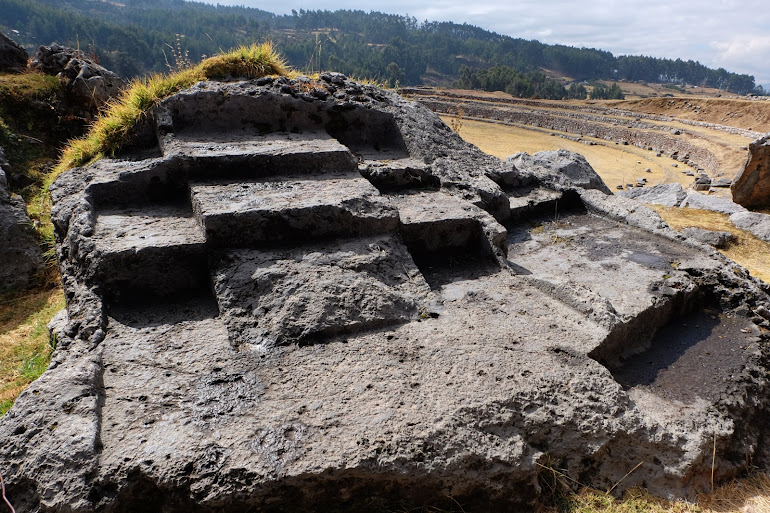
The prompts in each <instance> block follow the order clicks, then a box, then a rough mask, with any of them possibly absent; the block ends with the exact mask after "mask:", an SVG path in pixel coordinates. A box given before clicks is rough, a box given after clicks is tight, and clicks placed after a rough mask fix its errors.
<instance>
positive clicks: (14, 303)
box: [0, 287, 64, 415]
mask: <svg viewBox="0 0 770 513" xmlns="http://www.w3.org/2000/svg"><path fill="white" fill-rule="evenodd" d="M62 308H64V293H63V292H62V289H61V287H56V288H53V289H45V290H37V291H34V292H26V293H24V295H14V296H10V295H8V296H5V297H0V415H1V414H3V413H5V412H6V411H7V410H8V409H9V408H10V407H11V405H12V404H13V402H14V401H15V400H16V398H17V397H18V396H19V394H20V393H21V392H22V391H23V390H24V389H25V388H26V387H27V386H29V384H30V383H32V382H33V381H34V380H35V379H37V378H38V376H40V374H42V373H43V372H44V371H45V369H46V368H47V367H48V363H49V361H50V356H51V351H52V350H53V347H52V345H51V344H50V342H49V338H48V328H47V324H48V321H50V319H51V318H52V317H53V316H54V315H55V314H56V312H58V311H59V310H61V309H62Z"/></svg>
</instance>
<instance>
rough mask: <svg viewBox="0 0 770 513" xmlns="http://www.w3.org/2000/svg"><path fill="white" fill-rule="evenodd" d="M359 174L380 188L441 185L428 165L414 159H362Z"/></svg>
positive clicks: (392, 188) (418, 187) (393, 188)
mask: <svg viewBox="0 0 770 513" xmlns="http://www.w3.org/2000/svg"><path fill="white" fill-rule="evenodd" d="M359 170H360V171H361V175H362V176H364V177H365V178H366V179H367V180H369V181H370V182H372V184H373V185H374V186H375V187H377V188H378V189H380V190H384V191H388V190H400V189H426V188H437V187H439V186H440V185H441V181H440V180H439V179H438V177H436V176H433V175H432V174H431V171H430V166H429V165H427V164H425V162H420V161H418V160H415V159H408V158H407V159H395V160H384V161H382V160H373V161H369V162H367V161H364V162H363V164H361V166H359Z"/></svg>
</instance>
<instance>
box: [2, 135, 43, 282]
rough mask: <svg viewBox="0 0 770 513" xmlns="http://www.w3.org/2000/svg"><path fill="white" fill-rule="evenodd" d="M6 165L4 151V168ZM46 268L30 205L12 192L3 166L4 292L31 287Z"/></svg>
mask: <svg viewBox="0 0 770 513" xmlns="http://www.w3.org/2000/svg"><path fill="white" fill-rule="evenodd" d="M5 162H6V161H5V154H4V153H3V149H2V148H0V165H2V164H3V163H5ZM42 265H43V259H42V255H41V253H40V247H39V246H38V244H37V241H36V240H35V236H34V232H33V230H32V224H31V223H30V221H29V217H28V216H27V206H26V205H25V203H24V199H22V197H21V196H18V195H16V194H11V193H10V192H8V182H7V180H6V176H5V171H3V168H2V167H0V292H5V291H7V290H12V289H23V288H25V287H27V286H28V285H29V284H30V282H31V280H32V279H33V278H34V277H35V275H36V274H37V273H38V272H39V271H40V270H41V269H42Z"/></svg>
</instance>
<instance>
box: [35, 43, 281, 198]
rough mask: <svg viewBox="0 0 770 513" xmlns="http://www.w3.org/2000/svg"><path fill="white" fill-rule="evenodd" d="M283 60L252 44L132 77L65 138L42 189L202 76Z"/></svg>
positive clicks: (271, 68) (241, 74)
mask: <svg viewBox="0 0 770 513" xmlns="http://www.w3.org/2000/svg"><path fill="white" fill-rule="evenodd" d="M288 73H289V70H288V68H287V67H286V64H285V62H284V61H283V59H282V58H281V56H280V55H278V53H277V52H276V51H275V50H274V48H273V46H272V44H271V43H263V44H253V45H251V46H243V47H240V48H237V49H235V50H231V51H229V52H227V53H224V54H222V55H217V56H214V57H209V58H208V59H205V60H203V61H202V62H201V63H200V64H198V65H196V66H193V67H191V68H188V69H184V70H182V71H179V72H177V73H172V74H170V75H153V76H151V77H149V78H147V79H144V80H135V81H133V82H132V83H131V84H129V86H128V87H127V88H126V89H125V90H124V91H123V93H122V94H121V96H120V97H119V98H117V99H116V100H115V101H113V102H111V103H110V104H109V105H108V106H107V109H106V110H105V112H104V114H103V115H102V116H101V117H100V118H99V119H97V120H96V121H95V122H94V124H93V125H92V127H91V130H90V131H89V133H88V134H87V135H86V136H84V137H82V138H80V139H75V140H73V141H71V142H70V144H69V146H68V147H67V148H65V149H64V151H63V152H62V156H61V158H60V159H59V162H58V164H57V165H56V167H54V169H53V171H52V172H51V173H50V174H49V176H48V177H47V178H46V181H45V187H46V189H47V188H48V186H49V185H50V184H51V183H53V181H54V180H55V179H56V177H57V176H59V175H60V174H61V173H62V172H64V171H66V170H68V169H72V168H74V167H78V166H85V165H88V164H91V163H93V162H95V161H97V160H99V159H100V158H102V157H104V156H106V155H114V154H115V152H117V151H118V150H119V149H120V148H121V146H122V145H123V144H125V142H126V141H127V140H128V138H129V136H130V134H131V132H132V130H133V129H134V127H136V125H137V124H138V123H139V122H140V121H141V120H142V119H144V117H145V116H147V113H148V112H149V111H150V109H152V108H153V107H154V106H155V105H157V104H158V103H160V102H161V101H162V100H163V99H165V98H167V97H169V96H171V95H172V94H174V93H177V92H179V91H181V90H182V89H186V88H188V87H190V86H192V85H193V84H195V83H197V82H200V81H202V80H217V79H225V78H245V79H252V78H259V77H264V76H268V75H287V74H288Z"/></svg>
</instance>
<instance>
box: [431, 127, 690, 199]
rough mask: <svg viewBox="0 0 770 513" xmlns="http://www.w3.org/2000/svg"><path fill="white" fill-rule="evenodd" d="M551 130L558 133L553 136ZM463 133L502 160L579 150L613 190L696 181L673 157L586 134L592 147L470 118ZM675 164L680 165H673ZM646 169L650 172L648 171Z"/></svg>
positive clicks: (537, 131) (530, 130)
mask: <svg viewBox="0 0 770 513" xmlns="http://www.w3.org/2000/svg"><path fill="white" fill-rule="evenodd" d="M442 119H443V120H444V122H446V123H447V124H450V122H451V120H452V118H451V117H450V116H442ZM551 133H554V134H556V135H554V136H551V135H550V134H551ZM460 135H461V136H462V137H463V139H465V140H466V141H468V142H470V143H472V144H475V145H476V146H478V147H479V148H481V149H482V150H483V151H484V152H486V153H489V154H490V155H494V156H495V157H498V158H500V159H505V158H506V157H508V156H509V155H513V154H514V153H518V152H520V151H525V152H527V153H529V154H530V155H531V154H533V153H537V152H538V151H545V150H558V149H559V148H564V149H567V150H570V151H574V152H575V153H580V154H581V155H583V156H584V157H585V158H586V160H588V162H589V164H591V167H593V168H594V169H595V170H596V172H597V173H599V175H600V176H601V177H602V179H603V180H604V182H605V183H606V184H607V186H608V187H609V188H610V189H612V190H615V189H616V188H617V186H618V185H625V184H627V183H629V182H634V183H635V182H636V181H637V179H639V178H646V179H647V183H648V184H650V185H657V184H659V183H664V182H665V183H668V182H679V183H681V184H682V186H683V187H687V186H689V185H690V184H691V183H692V180H693V179H692V177H690V176H687V175H685V174H684V171H685V170H689V171H694V170H693V169H692V168H690V167H689V166H686V165H685V164H682V163H679V162H677V161H675V160H673V159H671V158H670V157H666V156H661V157H656V156H655V152H654V151H648V150H643V149H641V148H637V147H635V146H622V145H617V144H614V143H612V142H608V141H604V140H601V139H592V138H589V137H584V138H583V139H584V140H586V141H589V140H590V141H593V142H595V143H596V145H595V146H590V145H587V144H583V143H580V142H575V141H572V140H570V139H564V138H562V137H559V135H566V134H562V133H561V132H543V131H539V130H532V129H528V128H523V127H519V126H509V125H501V124H496V123H486V122H483V121H473V120H468V119H465V120H463V121H462V127H461V128H460ZM675 164H676V165H677V166H678V167H673V166H674V165H675ZM646 169H649V170H650V172H649V173H648V172H646V171H645V170H646Z"/></svg>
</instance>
